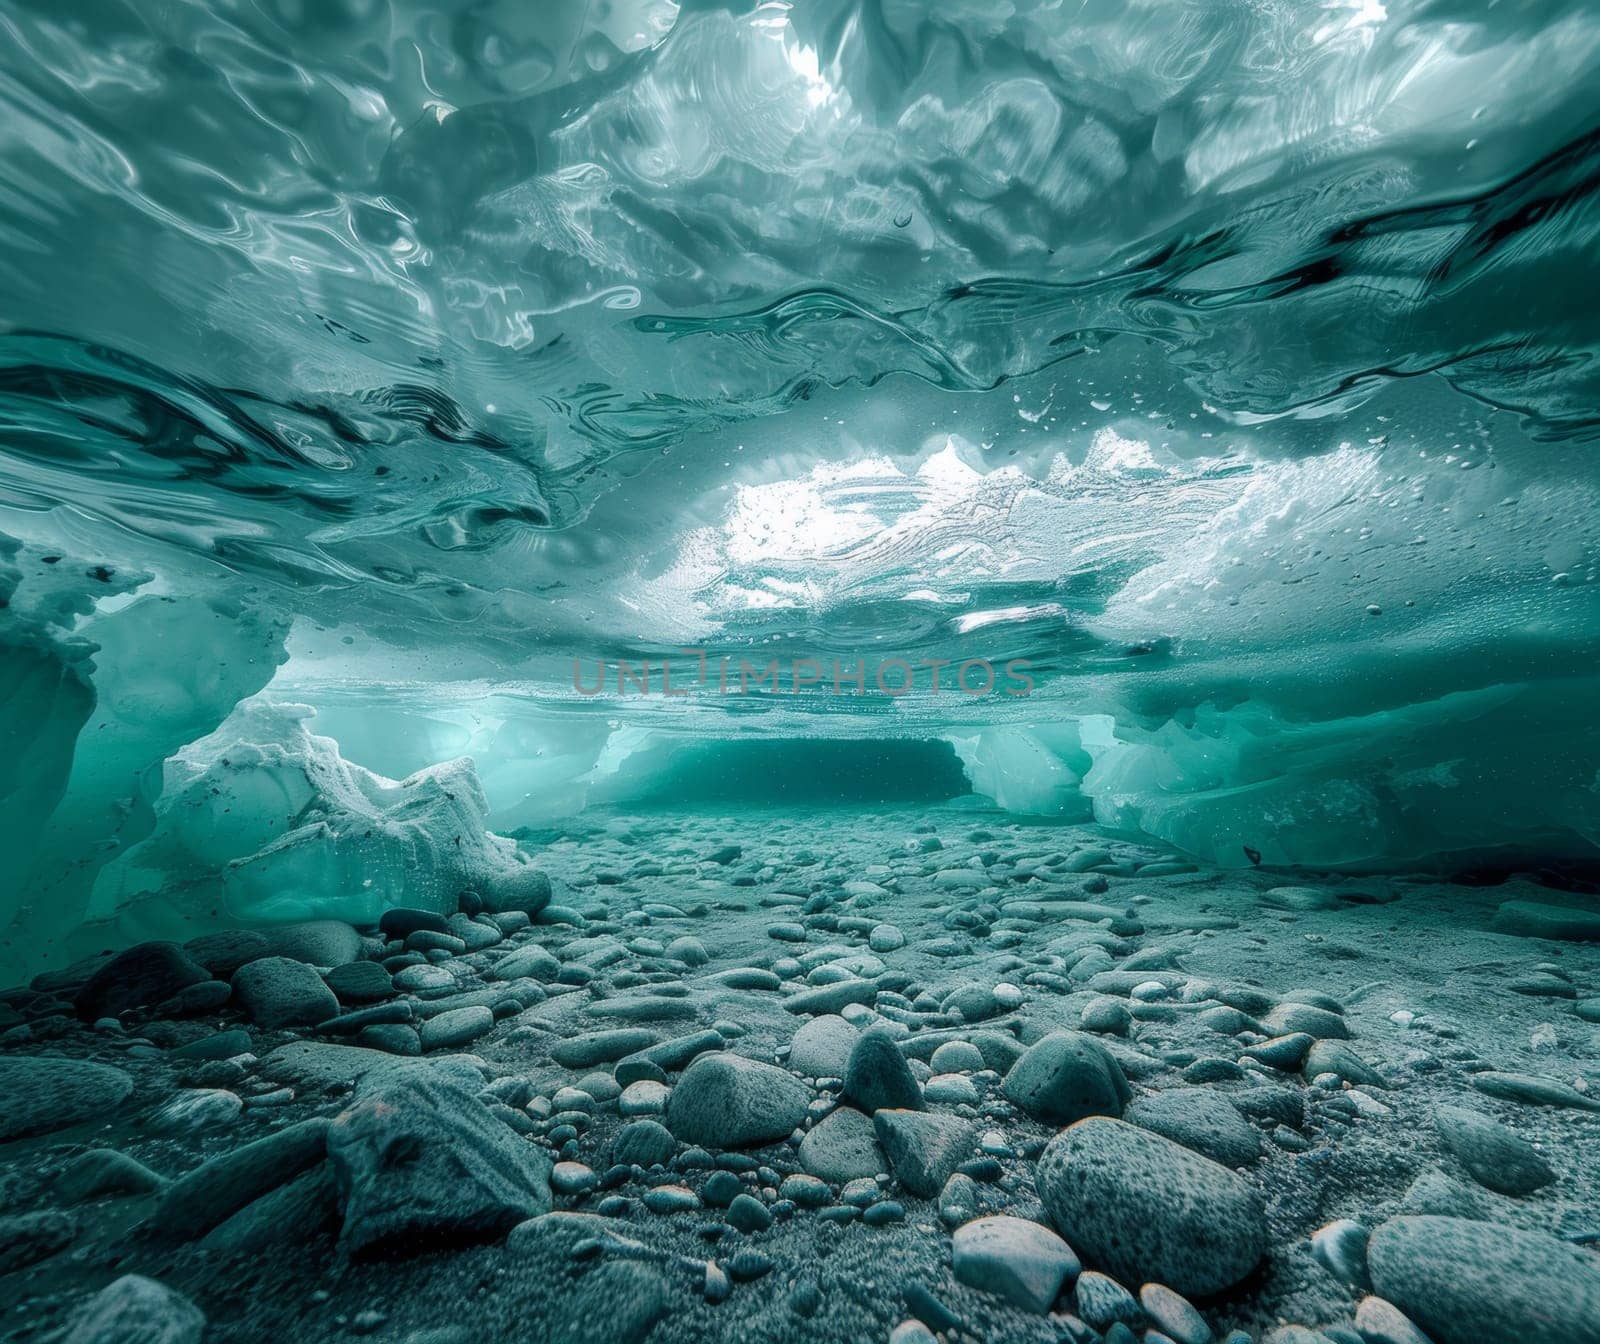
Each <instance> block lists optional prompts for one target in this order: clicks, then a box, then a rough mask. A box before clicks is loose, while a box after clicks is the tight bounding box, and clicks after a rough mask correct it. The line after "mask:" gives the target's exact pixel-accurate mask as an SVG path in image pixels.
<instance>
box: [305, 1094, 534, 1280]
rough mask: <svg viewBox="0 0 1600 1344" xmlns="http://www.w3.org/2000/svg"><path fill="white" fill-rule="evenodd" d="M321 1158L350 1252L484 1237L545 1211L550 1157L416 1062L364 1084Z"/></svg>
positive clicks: (330, 1133) (472, 1097)
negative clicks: (334, 1184) (335, 1186)
mask: <svg viewBox="0 0 1600 1344" xmlns="http://www.w3.org/2000/svg"><path fill="white" fill-rule="evenodd" d="M328 1157H329V1160H330V1161H331V1162H332V1163H333V1167H334V1171H335V1172H336V1173H337V1175H338V1178H339V1188H340V1190H341V1192H342V1193H343V1196H344V1209H345V1214H344V1227H343V1230H342V1231H341V1232H340V1237H339V1241H340V1246H341V1248H342V1249H343V1250H344V1251H345V1252H346V1253H348V1254H351V1255H355V1254H360V1253H361V1252H364V1251H368V1250H372V1249H375V1248H379V1247H386V1248H393V1249H396V1250H400V1251H406V1250H410V1251H416V1250H422V1249H425V1248H428V1247H433V1246H437V1245H438V1244H439V1242H440V1241H441V1240H445V1239H451V1240H477V1239H482V1238H486V1237H493V1236H496V1235H498V1234H500V1233H503V1232H506V1231H509V1230H510V1229H511V1228H512V1227H514V1226H516V1224H518V1223H520V1222H523V1221H524V1220H526V1219H529V1218H534V1217H537V1216H538V1215H539V1214H541V1213H548V1212H549V1211H550V1170H551V1163H550V1159H549V1158H548V1157H546V1156H545V1155H544V1154H543V1153H542V1152H541V1150H539V1149H538V1148H535V1147H534V1146H533V1145H532V1144H530V1143H528V1142H527V1141H526V1140H524V1139H522V1138H520V1137H519V1136H518V1135H517V1134H516V1133H515V1131H513V1130H511V1129H510V1128H508V1127H507V1126H506V1125H505V1124H504V1123H502V1122H501V1121H500V1120H498V1119H496V1118H495V1117H494V1116H493V1115H491V1114H490V1113H489V1111H488V1109H487V1108H486V1107H485V1106H484V1105H483V1103H482V1102H480V1101H479V1100H478V1099H477V1097H476V1096H475V1095H473V1093H471V1092H469V1091H468V1090H467V1089H466V1088H465V1087H463V1086H462V1085H461V1084H460V1083H458V1082H456V1081H454V1080H453V1079H451V1078H449V1077H447V1076H445V1075H444V1074H442V1073H441V1072H440V1071H438V1070H437V1069H434V1068H433V1067H431V1066H429V1065H425V1064H413V1065H409V1066H397V1067H396V1068H395V1071H394V1073H393V1074H392V1075H391V1074H385V1075H383V1076H382V1077H380V1078H378V1079H377V1080H376V1081H372V1082H370V1083H369V1086H367V1087H366V1088H364V1089H363V1092H362V1094H361V1095H360V1096H359V1097H358V1099H357V1100H356V1102H355V1103H354V1104H353V1105H352V1106H351V1107H350V1108H349V1109H348V1110H346V1111H344V1112H343V1113H342V1114H341V1115H340V1116H339V1117H338V1118H337V1119H336V1120H335V1121H334V1122H333V1126H332V1128H331V1129H330V1130H329V1131H328Z"/></svg>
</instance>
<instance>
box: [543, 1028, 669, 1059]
mask: <svg viewBox="0 0 1600 1344" xmlns="http://www.w3.org/2000/svg"><path fill="white" fill-rule="evenodd" d="M660 1039H661V1037H660V1036H659V1035H658V1034H657V1033H656V1032H653V1031H651V1030H649V1029H648V1028H646V1027H616V1028H614V1029H612V1030H610V1031H590V1032H585V1033H583V1034H581V1035H578V1036H569V1037H568V1038H567V1039H566V1040H564V1041H557V1042H556V1043H555V1045H553V1046H552V1047H551V1048H550V1058H552V1059H553V1060H555V1062H556V1063H557V1064H560V1065H561V1066H562V1067H563V1068H568V1069H590V1068H593V1067H594V1066H595V1065H596V1064H609V1063H611V1062H612V1061H613V1060H617V1059H621V1058H622V1057H623V1056H624V1055H631V1054H635V1053H637V1052H638V1051H640V1050H643V1049H645V1048H646V1047H647V1046H652V1045H654V1044H656V1042H658V1041H659V1040H660Z"/></svg>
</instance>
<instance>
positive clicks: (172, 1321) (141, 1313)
mask: <svg viewBox="0 0 1600 1344" xmlns="http://www.w3.org/2000/svg"><path fill="white" fill-rule="evenodd" d="M205 1328H206V1318H205V1317H204V1316H203V1315H202V1314H201V1312H200V1309H199V1308H198V1307H196V1306H195V1305H194V1303H193V1302H191V1301H189V1299H188V1298H186V1297H184V1296H183V1295H182V1294H181V1293H175V1292H173V1291H172V1289H170V1288H168V1287H167V1286H166V1285H165V1284H161V1283H157V1282H156V1281H155V1280H154V1279H147V1278H145V1277H144V1276H143V1275H140V1274H125V1275H123V1277H122V1278H120V1279H117V1280H115V1281H114V1282H112V1283H110V1284H108V1285H106V1287H104V1288H102V1289H101V1290H100V1291H99V1292H98V1293H96V1294H95V1295H94V1296H93V1297H91V1298H90V1299H89V1300H88V1301H87V1302H86V1303H84V1305H83V1307H82V1308H81V1309H80V1310H79V1312H78V1314H77V1315H76V1316H75V1317H74V1318H73V1321H72V1324H71V1325H70V1326H69V1327H68V1329H67V1332H66V1334H65V1336H63V1338H62V1341H61V1344H200V1338H201V1335H202V1334H203V1333H204V1332H205Z"/></svg>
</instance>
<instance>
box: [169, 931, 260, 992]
mask: <svg viewBox="0 0 1600 1344" xmlns="http://www.w3.org/2000/svg"><path fill="white" fill-rule="evenodd" d="M183 950H184V951H185V952H187V953H188V954H189V955H190V956H191V957H192V958H193V959H194V960H195V961H197V962H199V963H200V965H202V966H204V967H205V968H206V970H207V972H208V973H210V974H211V975H213V976H215V977H216V978H217V979H218V980H232V979H233V973H234V972H235V971H236V970H238V969H239V967H241V966H243V965H244V964H245V963H246V962H247V961H257V960H259V959H260V958H262V957H270V956H271V955H272V944H271V943H270V942H268V941H267V937H266V935H265V934H263V933H257V932H256V931H255V930H254V929H224V930H222V931H221V932H219V933H203V934H201V935H200V936H199V937H198V938H191V939H189V941H188V942H186V943H185V944H184V945H183Z"/></svg>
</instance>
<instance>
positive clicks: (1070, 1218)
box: [1035, 1117, 1267, 1297]
mask: <svg viewBox="0 0 1600 1344" xmlns="http://www.w3.org/2000/svg"><path fill="white" fill-rule="evenodd" d="M1035 1183H1036V1185H1037V1187H1038V1191H1039V1198H1040V1200H1041V1201H1042V1202H1043V1203H1044V1207H1045V1209H1046V1210H1047V1211H1048V1212H1049V1214H1050V1219H1051V1221H1052V1222H1054V1223H1055V1225H1056V1226H1057V1227H1058V1228H1060V1229H1062V1230H1063V1231H1064V1232H1066V1233H1068V1234H1069V1235H1070V1236H1071V1237H1072V1244H1073V1246H1074V1248H1075V1249H1076V1250H1077V1251H1078V1252H1079V1253H1080V1254H1081V1255H1082V1256H1083V1257H1084V1259H1085V1260H1086V1261H1087V1262H1088V1263H1089V1264H1091V1265H1093V1266H1094V1267H1095V1268H1097V1269H1101V1270H1103V1271H1105V1272H1106V1273H1108V1274H1110V1275H1111V1276H1112V1277H1114V1278H1116V1279H1119V1280H1120V1281H1122V1282H1124V1283H1146V1282H1157V1283H1163V1284H1166V1285H1167V1286H1168V1287H1170V1288H1172V1289H1173V1290H1174V1291H1176V1292H1179V1293H1183V1294H1184V1295H1185V1296H1190V1297H1195V1296H1200V1297H1204V1296H1209V1295H1210V1294H1212V1293H1218V1292H1221V1291H1222V1290H1223V1289H1225V1288H1230V1287H1232V1286H1233V1285H1234V1284H1236V1283H1238V1282H1239V1281H1240V1280H1241V1279H1243V1278H1244V1277H1245V1276H1246V1275H1247V1274H1249V1273H1250V1271H1251V1270H1253V1269H1254V1268H1255V1267H1256V1264H1257V1263H1258V1262H1259V1261H1260V1259H1261V1256H1262V1253H1263V1251H1264V1250H1265V1249H1266V1235H1267V1228H1266V1215H1265V1211H1264V1208H1263V1204H1262V1200H1261V1196H1260V1194H1259V1193H1258V1192H1257V1190H1256V1188H1255V1187H1254V1186H1253V1185H1252V1184H1250V1182H1248V1181H1247V1180H1245V1179H1244V1178H1243V1177H1241V1176H1239V1175H1237V1174H1235V1173H1234V1172H1232V1171H1229V1170H1228V1168H1226V1167H1224V1166H1222V1165H1221V1164H1220V1163H1217V1162H1213V1161H1212V1160H1211V1159H1210V1158H1208V1157H1202V1156H1201V1155H1200V1154H1199V1153H1196V1152H1192V1151H1191V1150H1190V1149H1188V1148H1185V1147H1183V1146H1182V1145H1181V1144H1177V1143H1174V1142H1173V1141H1172V1140H1171V1139H1167V1138H1164V1137H1162V1136H1161V1135H1159V1134H1153V1133H1151V1132H1149V1131H1148V1130H1143V1129H1139V1128H1138V1127H1136V1126H1134V1125H1130V1124H1125V1123H1124V1122H1122V1121H1121V1120H1113V1119H1109V1118H1106V1117H1092V1118H1090V1119H1086V1120H1080V1121H1079V1122H1078V1123H1077V1124H1075V1125H1072V1126H1071V1127H1070V1128H1068V1129H1066V1130H1064V1131H1063V1132H1062V1133H1060V1134H1058V1135H1056V1137H1055V1138H1054V1139H1052V1140H1051V1141H1050V1143H1049V1144H1048V1146H1046V1148H1045V1150H1044V1154H1043V1156H1042V1157H1041V1158H1040V1160H1039V1165H1038V1168H1037V1171H1036V1175H1035Z"/></svg>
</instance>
